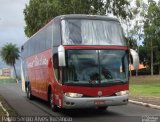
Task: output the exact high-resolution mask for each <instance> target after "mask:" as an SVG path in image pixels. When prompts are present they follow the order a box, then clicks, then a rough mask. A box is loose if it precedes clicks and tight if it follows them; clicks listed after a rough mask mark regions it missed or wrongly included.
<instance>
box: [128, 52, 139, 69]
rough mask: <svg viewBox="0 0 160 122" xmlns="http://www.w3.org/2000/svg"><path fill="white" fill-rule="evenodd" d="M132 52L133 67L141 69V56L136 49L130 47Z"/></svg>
mask: <svg viewBox="0 0 160 122" xmlns="http://www.w3.org/2000/svg"><path fill="white" fill-rule="evenodd" d="M130 54H131V56H132V59H133V67H134V69H136V70H138V69H139V56H138V53H137V52H136V51H135V50H133V49H130Z"/></svg>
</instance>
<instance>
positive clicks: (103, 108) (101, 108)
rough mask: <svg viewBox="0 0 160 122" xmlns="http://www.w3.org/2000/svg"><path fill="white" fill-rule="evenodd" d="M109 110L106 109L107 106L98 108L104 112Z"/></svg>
mask: <svg viewBox="0 0 160 122" xmlns="http://www.w3.org/2000/svg"><path fill="white" fill-rule="evenodd" d="M107 108H108V106H107V107H106V106H105V107H98V109H99V110H102V111H106V110H107Z"/></svg>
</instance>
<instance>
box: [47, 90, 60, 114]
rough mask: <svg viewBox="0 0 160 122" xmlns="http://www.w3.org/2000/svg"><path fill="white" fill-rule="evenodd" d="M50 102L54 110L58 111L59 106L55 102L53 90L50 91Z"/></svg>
mask: <svg viewBox="0 0 160 122" xmlns="http://www.w3.org/2000/svg"><path fill="white" fill-rule="evenodd" d="M49 103H50V107H51V109H52V111H54V112H57V111H58V107H57V105H55V103H54V100H53V94H52V92H51V91H50V95H49Z"/></svg>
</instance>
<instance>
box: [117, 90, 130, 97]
mask: <svg viewBox="0 0 160 122" xmlns="http://www.w3.org/2000/svg"><path fill="white" fill-rule="evenodd" d="M128 94H129V91H128V90H125V91H120V92H117V93H116V95H117V96H123V95H128Z"/></svg>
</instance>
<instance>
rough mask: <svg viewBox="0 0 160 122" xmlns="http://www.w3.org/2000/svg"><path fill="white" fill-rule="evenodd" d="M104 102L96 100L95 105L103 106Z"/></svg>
mask: <svg viewBox="0 0 160 122" xmlns="http://www.w3.org/2000/svg"><path fill="white" fill-rule="evenodd" d="M104 104H105V101H104V100H96V101H95V105H104Z"/></svg>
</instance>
